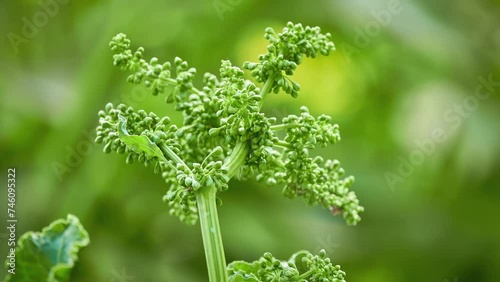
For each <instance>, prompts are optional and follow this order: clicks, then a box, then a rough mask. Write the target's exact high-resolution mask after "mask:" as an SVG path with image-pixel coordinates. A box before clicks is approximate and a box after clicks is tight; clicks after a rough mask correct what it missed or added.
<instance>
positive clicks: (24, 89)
mask: <svg viewBox="0 0 500 282" xmlns="http://www.w3.org/2000/svg"><path fill="white" fill-rule="evenodd" d="M55 1H56V0H52V1H48V0H42V1H41V2H40V1H34V0H23V1H13V0H12V1H10V0H7V1H2V2H0V34H1V35H2V39H3V40H2V41H1V45H0V50H1V51H0V65H1V68H0V106H1V111H0V115H1V130H0V154H1V156H0V159H1V169H2V172H1V179H2V181H1V183H4V184H5V183H7V182H6V180H5V178H6V176H7V168H9V167H15V168H16V169H17V178H18V179H17V189H18V196H17V201H18V205H17V209H18V210H17V213H18V219H19V222H18V236H20V235H21V234H22V233H24V232H26V231H28V230H40V229H41V228H42V227H43V226H46V225H47V224H48V223H50V222H51V221H52V220H54V219H56V218H61V217H66V214H68V213H72V214H75V215H77V216H78V217H79V218H80V220H81V221H82V223H83V225H84V226H85V227H86V229H87V230H88V232H89V233H90V237H91V244H90V245H89V246H88V247H87V248H85V249H84V250H83V251H82V252H81V256H80V260H79V262H78V265H77V267H76V268H75V269H74V271H73V276H72V277H73V279H72V281H78V282H81V281H85V282H87V281H106V282H107V281H110V282H111V281H145V282H150V281H151V282H156V281H194V282H196V281H207V278H206V266H205V258H204V253H203V247H202V242H201V234H200V230H199V226H194V227H188V226H185V225H183V224H182V223H180V222H179V221H178V219H177V218H175V217H172V216H170V215H169V214H168V206H167V205H166V204H165V203H163V202H162V200H161V198H162V195H163V194H164V192H165V191H166V186H165V185H164V183H163V181H162V179H161V177H159V176H157V175H154V174H153V173H152V172H151V170H150V169H146V168H144V167H142V166H140V165H138V164H134V165H126V164H125V160H124V156H121V155H116V154H111V155H105V154H103V153H102V146H97V145H95V144H93V141H92V140H93V138H94V137H93V136H94V131H93V130H94V128H95V126H96V125H97V121H98V118H97V111H98V110H99V109H102V108H103V107H104V105H105V104H106V103H107V102H109V101H113V102H115V103H116V102H123V103H127V104H129V105H131V106H134V107H136V108H144V109H146V110H150V111H155V112H156V113H157V114H158V115H167V114H168V115H170V116H172V117H173V120H174V121H176V122H181V119H180V116H179V115H178V114H177V113H175V112H174V111H173V108H172V107H171V106H170V105H166V104H165V103H163V99H162V98H161V97H152V96H151V95H149V94H148V93H146V91H145V89H144V88H142V87H139V86H134V85H130V84H128V83H127V82H126V76H127V75H126V74H125V73H122V72H121V71H120V70H118V69H117V68H115V67H114V66H113V65H112V58H111V52H110V50H109V47H108V42H109V41H110V39H111V37H112V36H114V35H115V34H116V33H118V32H124V33H126V34H127V35H128V36H129V38H130V39H131V40H132V44H133V48H136V47H138V46H144V47H145V49H146V56H147V57H153V56H156V57H159V58H160V60H161V61H164V60H170V61H172V60H173V58H174V57H175V56H180V57H182V58H183V59H185V60H187V61H188V62H190V64H191V65H192V66H194V67H196V68H197V69H198V79H199V80H200V78H201V77H202V75H201V74H203V73H204V72H207V71H209V72H212V73H216V72H217V70H218V68H219V65H220V61H221V59H230V60H231V61H233V63H234V64H236V65H241V64H242V63H243V62H244V61H246V60H256V56H257V55H258V54H260V53H263V52H264V51H265V46H266V42H265V40H264V39H263V34H264V29H265V28H266V27H267V26H272V27H274V28H275V29H277V30H279V29H281V28H282V27H283V26H284V25H285V24H286V22H287V21H289V20H291V21H294V22H301V23H303V24H306V25H318V26H321V27H322V30H323V31H325V32H331V33H332V35H333V40H334V42H335V44H336V47H337V51H336V52H335V53H334V54H333V55H331V56H329V57H321V58H318V59H316V60H306V61H305V62H304V64H303V65H301V66H300V67H299V69H298V71H297V73H296V76H295V80H296V81H298V82H299V83H300V84H301V86H302V89H303V90H302V92H301V95H300V96H299V98H298V99H292V98H291V97H289V96H288V95H285V94H280V95H273V96H270V97H269V99H268V100H267V101H266V103H265V104H264V108H263V111H264V112H265V113H266V114H267V115H269V116H276V117H278V118H281V117H284V116H286V115H288V114H296V113H298V112H299V107H300V106H301V105H306V106H308V107H309V108H310V110H311V112H312V113H313V114H315V115H319V114H321V113H326V114H329V115H331V116H333V118H334V121H335V122H336V123H338V124H339V125H340V128H341V135H342V142H340V143H339V144H338V145H335V146H333V147H329V148H327V149H322V150H318V151H317V153H318V154H323V155H325V156H327V157H330V158H338V159H339V160H340V161H341V162H342V164H343V166H344V168H345V169H346V171H347V172H348V173H349V174H352V175H354V176H355V177H356V183H355V185H354V186H353V189H354V190H355V191H356V193H357V195H358V197H359V199H360V201H361V203H362V204H363V205H364V206H365V208H366V211H365V212H364V214H362V217H363V220H362V221H361V223H360V224H359V225H358V226H356V227H348V226H346V224H345V223H344V222H343V220H342V219H341V218H339V217H332V216H331V214H330V212H329V211H327V210H323V209H321V208H311V207H308V206H307V205H306V204H305V203H304V202H302V201H301V200H300V199H296V200H293V201H291V200H288V199H285V198H284V197H282V196H281V193H280V189H279V188H268V187H266V186H265V185H263V184H261V183H255V182H246V183H242V182H232V183H231V185H230V187H231V189H230V190H229V191H228V192H225V193H224V194H222V195H221V197H222V199H223V201H224V205H223V206H222V207H220V210H219V214H220V221H221V228H222V232H223V238H224V245H225V248H226V256H227V260H228V261H232V260H236V259H246V260H254V259H256V258H257V257H259V256H261V255H262V254H263V253H264V252H266V251H269V252H272V253H273V254H274V255H275V256H277V257H279V258H282V259H286V258H288V257H289V256H290V255H291V254H292V253H293V252H295V251H298V250H300V249H309V250H311V251H317V250H319V249H321V248H324V249H326V250H327V252H328V254H329V256H330V257H331V258H332V260H333V261H334V262H335V263H337V264H340V265H341V266H342V268H343V269H344V270H345V271H346V272H347V274H348V276H347V280H348V281H370V282H371V281H384V282H392V281H431V282H432V281H435V282H444V281H450V282H451V281H453V282H455V281H457V282H463V281H500V227H499V224H498V219H496V217H497V216H498V214H499V208H498V207H499V203H500V190H499V189H498V188H499V187H500V186H499V180H498V175H499V172H500V171H499V165H500V163H499V161H500V158H499V156H500V132H499V131H500V126H499V121H500V102H499V97H498V93H499V92H500V68H499V67H500V58H499V51H500V17H499V16H498V15H499V11H500V9H499V5H498V4H499V3H498V1H469V0H458V1H441V2H439V1H430V0H426V1H409V0H401V1H398V0H377V1H347V0H345V1H306V0H300V1H299V0H297V1H285V0H279V1H251V0H239V1H238V0H217V1H214V0H206V1H193V0H189V1H167V0H165V1H150V0H147V1H129V0H127V1H98V0H92V1H76V0H73V1H68V0H64V1H63V0H59V2H55ZM50 3H52V4H50ZM54 3H55V4H54ZM51 5H52V6H51ZM56 8H57V9H56ZM44 15H45V16H44ZM27 22H29V23H27ZM31 25H33V26H31ZM488 80H490V82H489V83H488V82H487V81H488ZM485 81H486V83H485ZM478 89H479V90H478ZM478 91H479V92H478ZM478 97H482V98H481V99H479V98H478ZM436 132H438V133H436ZM439 132H440V134H441V136H439ZM436 134H438V137H440V138H438V139H429V138H433V137H434V138H435V136H436ZM419 144H420V146H419ZM422 144H423V145H422ZM4 184H2V185H4ZM5 186H6V185H5ZM0 197H1V208H0V211H1V212H0V219H1V220H2V222H5V218H6V212H5V207H6V203H7V201H6V192H2V193H1V196H0ZM2 229H3V228H2ZM0 235H2V237H0V239H1V240H2V242H1V257H0V260H2V261H3V260H4V258H5V254H6V242H5V239H6V231H5V229H4V231H3V233H1V232H0ZM4 273H5V269H2V273H0V277H3V276H4ZM124 275H125V276H127V277H125V276H124ZM132 277H133V278H132Z"/></svg>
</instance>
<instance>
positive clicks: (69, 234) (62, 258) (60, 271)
mask: <svg viewBox="0 0 500 282" xmlns="http://www.w3.org/2000/svg"><path fill="white" fill-rule="evenodd" d="M89 243H90V240H89V236H88V233H87V231H86V230H85V229H84V228H83V226H82V225H81V224H80V221H79V220H78V218H77V217H76V216H74V215H71V214H69V215H68V217H67V219H66V220H64V219H58V220H56V221H54V222H52V223H51V224H50V225H49V226H48V227H45V228H44V229H43V230H42V232H32V231H29V232H27V233H25V234H23V235H22V236H21V238H19V241H18V245H17V248H16V253H15V254H16V263H15V274H12V273H10V274H8V275H7V277H6V279H5V282H32V281H47V282H66V281H69V277H70V272H71V269H72V268H73V267H74V265H75V262H76V260H77V259H78V257H77V253H78V251H79V250H80V248H82V247H85V246H87V245H88V244H89ZM6 265H7V267H9V266H8V265H9V261H7V262H6Z"/></svg>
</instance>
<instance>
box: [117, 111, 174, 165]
mask: <svg viewBox="0 0 500 282" xmlns="http://www.w3.org/2000/svg"><path fill="white" fill-rule="evenodd" d="M118 118H119V119H120V121H119V123H118V136H119V137H120V140H121V141H122V142H123V143H125V145H127V147H128V148H130V150H132V151H134V152H136V153H138V154H142V153H144V154H146V157H147V158H148V159H150V158H153V157H158V158H159V159H160V160H162V161H164V162H167V160H166V159H165V156H164V155H163V153H162V151H161V150H160V148H158V146H157V145H156V143H154V142H153V141H151V140H150V139H149V138H148V137H147V136H145V135H130V134H129V133H128V131H127V119H126V118H124V117H123V116H121V115H119V116H118Z"/></svg>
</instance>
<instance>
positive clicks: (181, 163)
mask: <svg viewBox="0 0 500 282" xmlns="http://www.w3.org/2000/svg"><path fill="white" fill-rule="evenodd" d="M330 37H331V36H330V34H328V33H327V34H323V33H321V31H320V29H319V28H318V27H313V28H311V27H303V26H302V25H300V24H292V23H288V24H287V26H286V27H285V28H284V30H283V31H282V32H281V33H276V32H275V31H274V30H273V29H271V28H268V29H266V33H265V38H266V39H267V40H269V42H270V44H269V45H268V47H267V53H266V54H263V55H260V56H259V58H258V59H259V61H258V62H246V63H245V64H244V65H243V69H247V70H250V71H251V76H252V77H253V78H254V79H255V80H256V81H257V82H259V83H263V86H262V87H261V88H259V87H257V86H256V84H255V83H254V82H252V81H250V80H248V79H245V74H244V71H243V69H242V68H239V67H236V66H233V65H232V64H231V63H230V62H229V61H222V64H221V67H220V70H219V75H218V76H216V75H213V74H210V73H206V74H205V75H204V76H203V86H202V87H201V88H196V87H195V86H194V77H195V75H196V69H195V68H192V67H189V65H188V63H187V62H186V61H184V60H182V59H180V58H175V59H174V63H173V64H170V63H169V62H166V63H163V64H162V63H159V61H158V59H157V58H152V59H151V60H149V62H148V61H146V60H145V59H144V58H143V57H144V49H143V48H142V47H140V48H138V49H137V50H136V51H134V52H133V51H132V50H131V49H130V40H129V39H127V37H126V36H125V35H124V34H118V35H116V36H115V37H114V38H113V40H112V41H111V43H110V47H111V50H112V51H113V52H114V56H113V59H114V64H115V65H116V66H117V67H119V68H121V69H122V70H125V71H130V72H132V74H131V75H129V77H128V81H129V82H131V83H135V84H143V85H144V86H146V87H147V88H149V89H150V90H151V92H152V93H153V95H159V94H162V95H165V101H166V102H167V103H173V104H174V105H175V109H176V110H177V111H180V112H182V114H183V117H184V122H183V124H182V125H179V126H177V125H175V124H171V123H170V119H169V118H168V117H158V116H157V115H156V114H154V113H146V112H145V111H143V110H138V111H135V110H134V109H133V108H131V107H127V106H125V105H123V104H120V105H117V106H115V105H112V104H107V105H106V107H105V109H104V110H102V111H100V112H99V118H100V121H99V126H98V127H97V138H96V142H97V143H103V144H104V152H106V153H109V152H111V151H114V152H117V153H119V154H125V155H126V161H127V163H133V162H139V163H143V164H144V165H145V166H147V167H152V168H153V170H154V172H155V173H159V174H161V175H162V177H163V178H164V179H165V181H166V183H167V184H168V191H167V193H166V194H165V197H164V199H165V200H166V201H168V203H169V204H170V212H171V214H173V215H176V216H178V217H179V218H180V219H181V220H182V221H183V222H186V223H188V224H194V223H195V222H196V220H197V217H198V215H197V206H196V197H195V193H196V191H198V190H199V189H201V188H202V187H215V188H216V189H217V191H218V192H221V191H225V190H226V189H228V185H227V183H228V181H229V179H231V178H232V177H237V178H239V179H250V178H253V179H257V180H259V181H263V182H265V183H267V184H268V185H281V186H283V187H284V188H283V194H284V195H285V196H286V197H289V198H294V197H297V196H299V197H302V198H304V199H305V201H306V202H307V203H308V204H310V205H321V206H323V207H325V208H328V209H330V210H331V211H332V213H334V214H338V213H340V214H342V215H343V217H344V218H345V220H346V221H347V223H348V224H356V223H357V222H358V221H359V220H360V216H359V213H361V212H362V211H363V207H361V206H359V202H358V199H357V198H356V195H355V194H354V192H352V191H349V186H350V185H351V184H352V183H353V181H354V178H353V177H352V176H347V177H345V176H344V174H345V172H344V170H343V169H342V168H341V167H340V163H339V162H338V161H337V160H324V159H323V158H321V157H313V156H311V154H310V151H311V150H313V149H314V148H316V147H317V146H320V147H324V146H327V145H329V144H335V143H336V142H338V141H339V140H340V135H339V128H338V125H336V124H332V123H331V120H332V118H331V117H330V116H327V115H321V116H318V117H315V116H313V115H311V114H310V113H309V110H308V109H307V108H306V107H302V108H301V109H300V114H299V115H289V116H287V117H285V118H283V119H282V120H281V121H278V120H277V119H276V118H273V117H266V116H265V115H264V113H262V112H260V109H261V107H262V103H263V100H264V98H265V97H266V96H267V94H268V93H271V92H274V93H278V92H280V91H284V92H286V93H288V94H290V95H291V96H292V97H297V96H298V94H299V91H300V86H299V84H298V83H297V82H295V81H293V80H292V79H291V78H290V76H291V75H292V74H293V73H294V71H295V69H296V68H297V66H298V65H299V64H300V63H301V61H302V59H303V57H304V56H306V57H311V58H314V57H316V56H317V55H319V54H321V55H328V54H329V53H330V52H331V51H333V50H334V45H333V43H332V42H331V40H330ZM279 132H282V133H279ZM281 135H284V136H285V137H284V138H282V139H280V138H279V137H278V136H281ZM308 258H309V256H308ZM309 259H314V258H309ZM266 261H268V262H269V263H271V262H272V260H267V259H266ZM272 264H274V262H272ZM332 271H333V270H332ZM265 281H267V280H265ZM269 281H271V280H269ZM311 281H312V280H311ZM314 281H316V280H314ZM318 281H319V280H318ZM339 281H341V280H339Z"/></svg>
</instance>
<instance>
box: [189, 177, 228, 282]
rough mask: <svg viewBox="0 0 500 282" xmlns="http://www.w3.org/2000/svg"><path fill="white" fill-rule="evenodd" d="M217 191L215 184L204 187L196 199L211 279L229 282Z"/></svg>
mask: <svg viewBox="0 0 500 282" xmlns="http://www.w3.org/2000/svg"><path fill="white" fill-rule="evenodd" d="M216 193H217V189H216V188H215V187H213V186H210V187H203V188H201V189H200V190H199V191H198V192H197V193H196V201H197V203H198V212H199V216H200V226H201V234H202V237H203V246H204V248H205V256H206V259H207V268H208V277H209V279H210V280H209V281H210V282H227V270H226V258H225V256H224V247H223V245H222V236H221V233H220V227H219V218H218V217H217V205H216V201H215V198H216Z"/></svg>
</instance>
